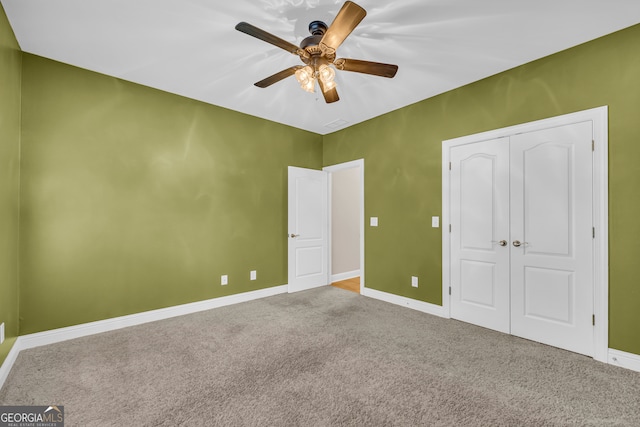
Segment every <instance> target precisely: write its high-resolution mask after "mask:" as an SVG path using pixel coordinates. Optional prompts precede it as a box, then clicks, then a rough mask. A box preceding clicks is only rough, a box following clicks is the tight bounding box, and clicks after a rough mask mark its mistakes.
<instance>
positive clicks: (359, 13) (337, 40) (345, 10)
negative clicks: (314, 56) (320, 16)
mask: <svg viewBox="0 0 640 427" xmlns="http://www.w3.org/2000/svg"><path fill="white" fill-rule="evenodd" d="M366 15H367V11H366V10H364V9H363V8H361V7H360V6H358V5H357V4H355V3H354V2H352V1H347V2H345V3H344V4H343V5H342V8H341V9H340V12H338V14H337V15H336V19H334V20H333V22H332V23H331V25H330V26H329V28H328V29H327V31H326V32H325V33H324V36H323V37H322V40H320V49H322V50H323V51H324V52H325V53H326V52H327V51H328V52H329V53H335V51H336V49H338V46H340V45H341V44H342V42H343V41H344V39H346V38H347V36H348V35H349V34H351V32H352V31H353V29H354V28H356V27H357V26H358V24H359V23H360V21H362V20H363V19H364V17H365V16H366Z"/></svg>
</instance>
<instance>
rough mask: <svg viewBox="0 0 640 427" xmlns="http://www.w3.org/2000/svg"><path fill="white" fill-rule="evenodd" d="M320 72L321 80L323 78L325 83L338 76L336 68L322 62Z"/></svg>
mask: <svg viewBox="0 0 640 427" xmlns="http://www.w3.org/2000/svg"><path fill="white" fill-rule="evenodd" d="M318 74H319V75H320V80H322V82H323V83H324V84H327V83H329V82H332V81H333V79H335V77H336V72H335V70H334V69H333V68H331V67H329V66H328V65H325V64H322V65H321V66H320V68H319V69H318Z"/></svg>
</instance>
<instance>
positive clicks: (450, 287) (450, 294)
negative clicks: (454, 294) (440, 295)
mask: <svg viewBox="0 0 640 427" xmlns="http://www.w3.org/2000/svg"><path fill="white" fill-rule="evenodd" d="M449 295H451V286H449Z"/></svg>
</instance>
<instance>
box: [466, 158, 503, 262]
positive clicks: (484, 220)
mask: <svg viewBox="0 0 640 427" xmlns="http://www.w3.org/2000/svg"><path fill="white" fill-rule="evenodd" d="M495 179H496V158H495V156H489V155H486V154H478V155H475V156H472V157H469V158H467V159H464V160H462V161H461V162H460V181H461V186H460V187H461V191H460V223H461V224H460V225H461V230H460V243H461V249H476V250H493V245H492V243H491V240H493V234H494V232H493V229H494V224H493V218H494V217H495V215H494V213H495V203H496V200H495V191H494V189H495Z"/></svg>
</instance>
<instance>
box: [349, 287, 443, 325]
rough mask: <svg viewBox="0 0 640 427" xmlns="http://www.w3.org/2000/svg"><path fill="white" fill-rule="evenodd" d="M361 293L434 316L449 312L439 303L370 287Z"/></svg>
mask: <svg viewBox="0 0 640 427" xmlns="http://www.w3.org/2000/svg"><path fill="white" fill-rule="evenodd" d="M362 295H364V296H367V297H370V298H375V299H379V300H381V301H385V302H388V303H391V304H396V305H401V306H403V307H408V308H411V309H413V310H418V311H421V312H423V313H427V314H432V315H434V316H439V317H446V318H449V313H447V312H446V310H445V309H444V307H442V306H441V305H435V304H431V303H428V302H424V301H418V300H415V299H412V298H407V297H402V296H400V295H395V294H390V293H388V292H382V291H377V290H375V289H371V288H364V291H363V292H362Z"/></svg>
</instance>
